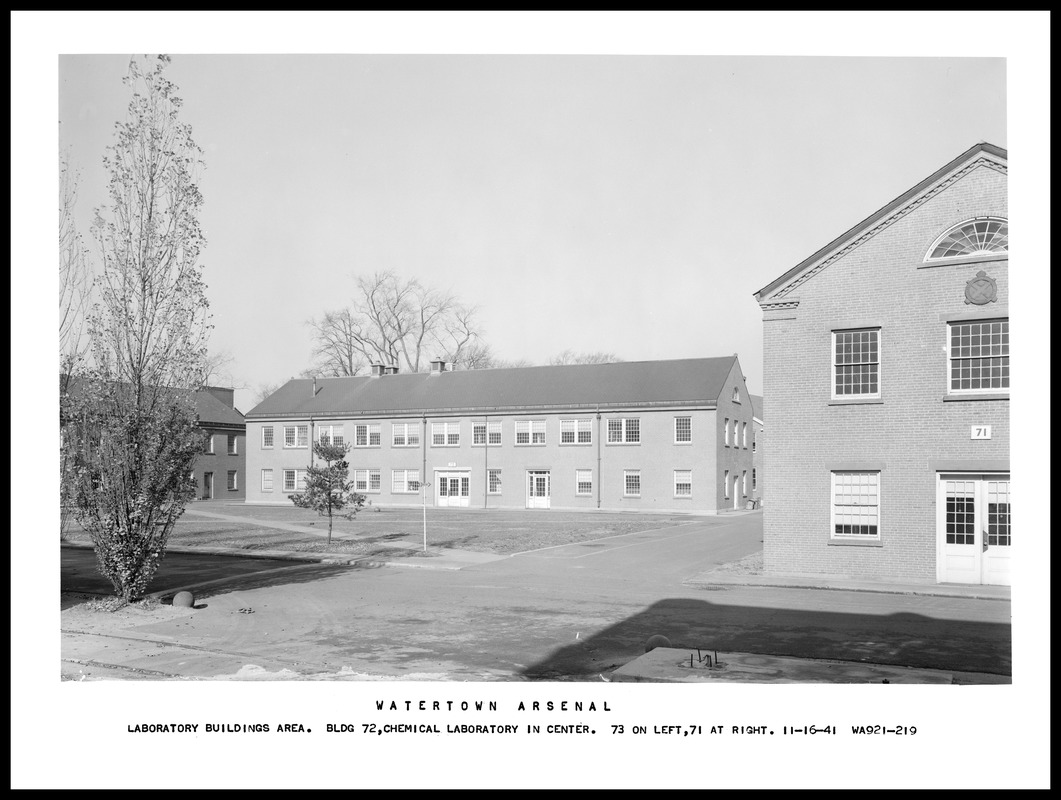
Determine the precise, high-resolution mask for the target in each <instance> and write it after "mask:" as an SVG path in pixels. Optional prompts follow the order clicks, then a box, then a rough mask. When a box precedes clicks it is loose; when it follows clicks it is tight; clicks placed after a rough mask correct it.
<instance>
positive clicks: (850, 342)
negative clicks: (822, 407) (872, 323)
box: [833, 328, 880, 398]
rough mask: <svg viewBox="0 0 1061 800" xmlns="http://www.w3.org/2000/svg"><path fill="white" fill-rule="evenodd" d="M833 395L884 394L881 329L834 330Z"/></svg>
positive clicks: (864, 395)
mask: <svg viewBox="0 0 1061 800" xmlns="http://www.w3.org/2000/svg"><path fill="white" fill-rule="evenodd" d="M833 397H837V398H843V397H880V328H865V329H861V330H851V331H833Z"/></svg>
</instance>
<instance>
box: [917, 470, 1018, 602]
mask: <svg viewBox="0 0 1061 800" xmlns="http://www.w3.org/2000/svg"><path fill="white" fill-rule="evenodd" d="M938 482H939V487H938V491H937V497H936V513H937V523H936V529H937V533H936V536H937V548H938V558H937V561H936V563H937V569H936V572H937V577H938V579H939V581H940V583H981V584H993V585H1000V586H1008V585H1009V584H1010V557H1011V554H1012V552H1013V528H1012V524H1011V521H1010V517H1011V514H1012V509H1013V507H1012V504H1011V502H1010V480H1009V474H1008V473H997V474H996V473H983V474H981V473H975V474H974V473H947V474H940V475H939V478H938Z"/></svg>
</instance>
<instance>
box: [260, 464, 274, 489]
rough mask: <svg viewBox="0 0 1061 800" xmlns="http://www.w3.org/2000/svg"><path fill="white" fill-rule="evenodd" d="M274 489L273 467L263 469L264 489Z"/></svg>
mask: <svg viewBox="0 0 1061 800" xmlns="http://www.w3.org/2000/svg"><path fill="white" fill-rule="evenodd" d="M272 490H273V471H272V470H271V469H263V470H262V491H263V492H271V491H272Z"/></svg>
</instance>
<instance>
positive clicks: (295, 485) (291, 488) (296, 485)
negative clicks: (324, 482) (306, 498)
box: [284, 469, 306, 492]
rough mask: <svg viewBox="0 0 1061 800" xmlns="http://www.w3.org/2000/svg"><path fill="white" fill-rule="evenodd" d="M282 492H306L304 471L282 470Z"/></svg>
mask: <svg viewBox="0 0 1061 800" xmlns="http://www.w3.org/2000/svg"><path fill="white" fill-rule="evenodd" d="M284 491H285V492H304V491H306V470H304V469H285V470H284Z"/></svg>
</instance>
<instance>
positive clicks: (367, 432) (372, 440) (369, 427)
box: [354, 422, 380, 447]
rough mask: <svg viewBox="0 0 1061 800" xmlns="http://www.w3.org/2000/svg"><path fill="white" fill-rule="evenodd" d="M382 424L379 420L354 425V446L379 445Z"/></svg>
mask: <svg viewBox="0 0 1061 800" xmlns="http://www.w3.org/2000/svg"><path fill="white" fill-rule="evenodd" d="M379 444H380V425H379V423H378V422H363V423H361V424H359V425H355V426H354V447H379Z"/></svg>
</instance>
